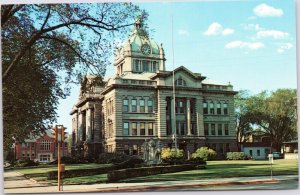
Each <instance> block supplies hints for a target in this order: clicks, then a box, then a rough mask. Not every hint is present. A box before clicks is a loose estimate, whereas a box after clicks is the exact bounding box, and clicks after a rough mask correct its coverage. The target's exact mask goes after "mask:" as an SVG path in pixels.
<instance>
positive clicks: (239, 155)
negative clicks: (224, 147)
mask: <svg viewBox="0 0 300 195" xmlns="http://www.w3.org/2000/svg"><path fill="white" fill-rule="evenodd" d="M226 158H227V159H228V160H246V159H247V156H246V155H245V154H244V152H227V156H226Z"/></svg>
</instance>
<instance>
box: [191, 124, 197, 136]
mask: <svg viewBox="0 0 300 195" xmlns="http://www.w3.org/2000/svg"><path fill="white" fill-rule="evenodd" d="M191 133H192V134H193V135H196V123H192V124H191Z"/></svg>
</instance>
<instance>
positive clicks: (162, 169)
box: [107, 164, 197, 182]
mask: <svg viewBox="0 0 300 195" xmlns="http://www.w3.org/2000/svg"><path fill="white" fill-rule="evenodd" d="M196 166H197V165H195V164H193V165H192V164H185V165H169V166H156V167H140V168H129V169H121V170H114V171H110V172H108V174H107V179H108V182H116V181H119V180H122V179H127V178H132V177H142V176H148V175H156V174H163V173H173V172H178V171H188V170H193V169H197V167H196Z"/></svg>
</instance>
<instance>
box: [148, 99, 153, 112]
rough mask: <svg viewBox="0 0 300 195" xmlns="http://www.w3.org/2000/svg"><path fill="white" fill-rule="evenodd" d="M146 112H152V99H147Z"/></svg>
mask: <svg viewBox="0 0 300 195" xmlns="http://www.w3.org/2000/svg"><path fill="white" fill-rule="evenodd" d="M148 112H153V101H152V100H148Z"/></svg>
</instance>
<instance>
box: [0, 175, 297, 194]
mask: <svg viewBox="0 0 300 195" xmlns="http://www.w3.org/2000/svg"><path fill="white" fill-rule="evenodd" d="M279 182H298V175H286V176H275V177H273V179H271V178H270V177H238V178H224V179H207V180H189V181H162V182H148V183H109V184H91V185H66V186H63V191H62V193H64V192H142V191H172V190H178V189H180V190H182V189H193V188H194V189H199V188H205V189H206V190H209V187H211V189H212V190H213V189H214V187H216V186H228V187H229V188H230V186H231V185H232V186H236V185H239V186H240V185H255V184H262V183H263V184H272V183H274V184H276V183H279ZM55 192H58V187H57V186H50V185H48V184H47V183H37V182H35V181H33V180H29V179H26V178H25V177H24V176H23V175H22V174H20V173H17V172H15V171H8V172H4V193H30V194H32V193H55Z"/></svg>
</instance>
